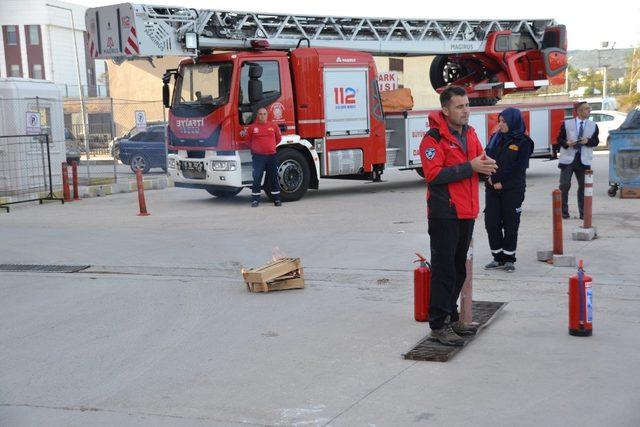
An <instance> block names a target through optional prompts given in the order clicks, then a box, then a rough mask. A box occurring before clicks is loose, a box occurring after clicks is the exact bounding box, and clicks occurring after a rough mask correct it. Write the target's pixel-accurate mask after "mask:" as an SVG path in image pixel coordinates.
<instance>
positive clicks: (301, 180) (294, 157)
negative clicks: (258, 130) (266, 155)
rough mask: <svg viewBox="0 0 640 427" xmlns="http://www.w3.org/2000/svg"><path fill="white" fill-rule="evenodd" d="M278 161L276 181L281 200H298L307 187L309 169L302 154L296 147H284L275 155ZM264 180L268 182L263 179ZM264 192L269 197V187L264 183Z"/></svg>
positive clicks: (309, 175) (309, 174)
mask: <svg viewBox="0 0 640 427" xmlns="http://www.w3.org/2000/svg"><path fill="white" fill-rule="evenodd" d="M276 158H277V161H278V181H279V182H280V197H281V199H282V201H283V202H293V201H296V200H300V199H301V198H302V197H303V196H304V195H305V193H306V192H307V190H308V189H309V182H310V181H311V169H310V168H309V163H308V162H307V159H306V158H305V156H304V154H302V153H301V152H299V151H298V150H296V149H291V148H289V149H284V150H280V151H278V154H277V155H276ZM265 182H267V183H268V182H269V181H268V180H265ZM265 192H266V193H267V195H268V196H269V197H270V198H273V197H272V196H271V188H269V185H265Z"/></svg>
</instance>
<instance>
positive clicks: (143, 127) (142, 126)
mask: <svg viewBox="0 0 640 427" xmlns="http://www.w3.org/2000/svg"><path fill="white" fill-rule="evenodd" d="M136 129H138V132H146V131H147V114H146V113H145V112H144V110H138V111H136Z"/></svg>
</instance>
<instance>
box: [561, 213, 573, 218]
mask: <svg viewBox="0 0 640 427" xmlns="http://www.w3.org/2000/svg"><path fill="white" fill-rule="evenodd" d="M569 218H571V215H569V214H566V213H563V214H562V219H569Z"/></svg>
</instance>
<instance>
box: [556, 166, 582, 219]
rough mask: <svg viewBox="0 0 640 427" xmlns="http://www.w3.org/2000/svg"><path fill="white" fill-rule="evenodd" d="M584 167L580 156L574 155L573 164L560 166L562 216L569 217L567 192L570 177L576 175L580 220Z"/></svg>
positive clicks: (569, 187)
mask: <svg viewBox="0 0 640 427" xmlns="http://www.w3.org/2000/svg"><path fill="white" fill-rule="evenodd" d="M585 169H586V168H585V167H584V166H582V163H581V162H580V155H579V154H578V155H576V157H575V158H574V159H573V162H572V163H571V164H568V165H561V168H560V191H561V192H562V214H563V215H564V216H569V190H570V189H571V176H572V175H573V174H575V175H576V180H578V211H579V212H580V218H582V216H583V213H584V171H585Z"/></svg>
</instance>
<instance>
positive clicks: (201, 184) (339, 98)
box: [164, 48, 386, 200]
mask: <svg viewBox="0 0 640 427" xmlns="http://www.w3.org/2000/svg"><path fill="white" fill-rule="evenodd" d="M376 75H377V74H376V68H375V63H374V61H373V57H372V56H371V55H370V54H367V53H362V52H353V51H347V50H342V49H328V48H298V49H295V50H293V51H290V52H283V51H276V50H247V51H242V52H233V53H223V54H215V55H205V56H201V57H199V58H198V59H196V60H195V61H194V60H191V59H186V60H183V61H182V62H181V63H180V66H179V68H178V69H177V70H171V71H170V73H168V74H167V75H166V77H165V89H164V94H165V96H164V98H165V102H166V104H167V107H169V108H170V114H169V117H170V119H169V130H168V144H169V149H170V150H176V152H177V153H176V154H171V155H169V165H168V166H169V172H170V174H171V176H172V177H173V178H174V181H175V183H176V185H177V186H188V187H195V188H204V189H206V190H208V191H209V192H210V193H211V194H214V195H216V196H220V197H224V196H231V195H235V194H237V193H238V192H239V191H240V190H241V189H242V188H243V187H245V186H250V185H251V183H252V178H251V153H250V147H249V135H250V127H251V124H252V123H254V120H255V118H256V112H257V110H258V109H259V108H266V109H267V111H268V112H269V120H270V121H272V122H273V123H274V124H276V125H277V126H278V127H279V128H280V130H281V132H282V134H283V139H282V142H281V143H280V144H279V146H278V160H279V165H280V166H279V171H278V172H279V175H280V176H279V178H280V181H281V185H282V187H283V188H282V191H283V198H284V199H285V200H297V199H299V198H300V197H302V196H303V195H304V193H305V192H306V190H307V188H318V182H319V178H320V177H321V176H322V177H337V176H340V177H347V178H348V177H351V178H357V177H361V178H362V179H371V178H375V175H376V174H380V173H382V170H383V169H384V163H385V159H386V152H385V126H384V116H383V112H382V105H381V100H380V94H379V93H378V86H377V82H376ZM171 76H173V81H174V82H175V84H174V90H173V93H170V90H169V89H170V88H169V81H170V79H171Z"/></svg>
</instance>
